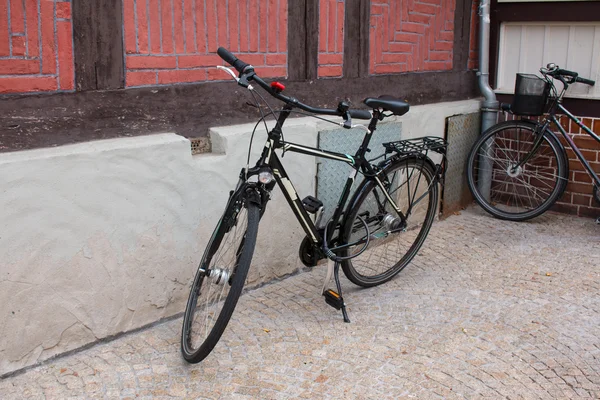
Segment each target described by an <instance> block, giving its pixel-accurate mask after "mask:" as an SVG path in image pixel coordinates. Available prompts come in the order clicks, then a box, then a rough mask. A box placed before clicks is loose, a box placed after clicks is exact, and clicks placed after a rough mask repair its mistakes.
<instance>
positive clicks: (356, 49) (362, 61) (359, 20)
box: [343, 0, 371, 78]
mask: <svg viewBox="0 0 600 400" xmlns="http://www.w3.org/2000/svg"><path fill="white" fill-rule="evenodd" d="M370 18H371V8H370V2H369V0H346V2H345V18H344V21H345V23H344V67H343V71H344V72H343V73H344V77H347V78H356V77H359V76H361V77H364V76H368V75H369V34H370V30H369V26H370Z"/></svg>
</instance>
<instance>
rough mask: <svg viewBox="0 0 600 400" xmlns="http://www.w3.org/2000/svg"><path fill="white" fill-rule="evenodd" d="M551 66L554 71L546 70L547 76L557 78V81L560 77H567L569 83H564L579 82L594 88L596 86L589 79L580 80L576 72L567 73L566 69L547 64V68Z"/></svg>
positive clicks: (594, 82)
mask: <svg viewBox="0 0 600 400" xmlns="http://www.w3.org/2000/svg"><path fill="white" fill-rule="evenodd" d="M551 66H552V67H554V69H550V70H547V71H548V72H547V74H548V75H550V76H552V77H558V78H559V79H560V77H562V76H568V77H569V78H572V79H571V80H570V81H569V82H566V83H575V82H579V83H583V84H585V85H590V86H594V85H595V84H596V81H593V80H591V79H585V78H580V77H579V74H578V73H577V72H574V71H569V70H568V69H562V68H558V66H556V65H555V64H548V67H551ZM542 73H543V72H542Z"/></svg>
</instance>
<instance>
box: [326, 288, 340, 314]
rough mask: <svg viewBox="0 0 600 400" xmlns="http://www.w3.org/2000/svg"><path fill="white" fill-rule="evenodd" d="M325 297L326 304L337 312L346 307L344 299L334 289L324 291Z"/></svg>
mask: <svg viewBox="0 0 600 400" xmlns="http://www.w3.org/2000/svg"><path fill="white" fill-rule="evenodd" d="M323 296H325V302H326V303H327V304H329V305H330V306H331V307H333V308H335V309H336V310H339V309H341V308H342V307H343V306H344V299H342V296H340V295H339V294H338V293H337V292H335V291H334V290H333V289H327V290H326V291H324V292H323Z"/></svg>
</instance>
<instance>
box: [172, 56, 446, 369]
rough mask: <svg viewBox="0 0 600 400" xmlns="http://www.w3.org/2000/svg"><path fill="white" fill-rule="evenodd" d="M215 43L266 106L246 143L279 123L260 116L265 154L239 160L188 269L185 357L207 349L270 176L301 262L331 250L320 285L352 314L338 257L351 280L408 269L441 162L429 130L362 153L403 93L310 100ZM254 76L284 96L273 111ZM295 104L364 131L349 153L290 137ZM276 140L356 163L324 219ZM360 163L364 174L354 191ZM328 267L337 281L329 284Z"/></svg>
mask: <svg viewBox="0 0 600 400" xmlns="http://www.w3.org/2000/svg"><path fill="white" fill-rule="evenodd" d="M217 53H218V55H219V56H220V57H221V58H222V59H223V60H225V61H226V62H227V63H229V64H230V65H232V66H233V67H234V68H235V69H236V70H237V71H238V73H239V76H236V75H235V73H234V72H233V71H232V70H231V69H230V68H227V67H223V66H218V67H217V68H220V69H222V70H223V71H225V72H226V73H228V74H230V75H231V76H232V77H233V79H235V80H236V81H237V83H238V84H239V85H240V86H242V87H244V88H246V89H248V90H249V91H250V93H252V95H253V97H254V100H255V102H256V105H257V107H258V109H259V110H260V112H261V114H262V118H261V119H260V120H259V122H258V123H257V124H256V126H255V130H254V132H253V133H252V138H251V139H250V146H251V145H252V139H253V137H254V133H255V132H256V128H257V127H258V125H259V124H260V123H261V122H265V118H266V117H267V116H268V115H272V116H273V117H274V118H276V124H275V127H274V128H273V129H271V130H268V129H267V126H266V123H265V129H266V130H267V133H268V138H267V141H266V143H265V145H264V147H263V150H262V153H261V156H260V158H259V160H258V161H257V162H256V165H255V166H254V167H250V166H249V160H248V164H247V166H246V168H242V170H241V172H240V174H239V181H238V184H237V186H236V188H235V189H234V190H232V191H231V192H230V195H229V200H228V202H227V204H226V206H225V211H224V213H223V216H222V217H221V219H220V220H219V222H218V224H217V227H216V228H215V230H214V233H213V234H212V236H211V238H210V240H209V242H208V245H207V247H206V250H205V252H204V255H203V257H202V260H201V262H200V265H199V267H198V271H197V273H196V276H195V278H194V281H193V284H192V287H191V290H190V296H189V299H188V302H187V306H186V310H185V314H184V321H183V328H182V336H181V351H182V354H183V357H184V358H185V360H187V361H188V362H191V363H197V362H200V361H201V360H203V359H204V358H205V357H206V356H208V354H209V353H210V352H211V351H212V349H213V348H214V347H215V345H216V344H217V342H218V340H219V339H220V337H221V335H222V334H223V332H224V330H225V327H226V326H227V323H228V322H229V319H230V318H231V315H232V313H233V310H234V308H235V306H236V304H237V301H238V298H239V296H240V294H241V293H242V289H243V286H244V282H245V280H246V277H247V274H248V269H249V267H250V263H251V261H252V255H253V252H254V246H255V244H256V236H257V231H258V224H259V221H260V218H261V216H262V215H263V214H264V212H265V208H266V205H267V202H268V201H269V199H270V197H271V191H272V190H273V188H274V186H275V184H277V185H278V186H279V187H280V188H281V190H282V192H283V194H284V197H285V199H286V200H287V202H288V203H289V205H290V207H291V209H292V211H293V213H294V215H295V216H296V218H297V219H298V222H299V223H300V225H301V226H302V228H303V230H304V231H305V233H306V237H305V238H304V240H303V241H302V244H301V245H300V258H301V260H302V262H303V263H304V264H305V265H307V266H311V267H312V266H315V265H316V264H317V263H318V262H319V261H320V260H323V259H328V270H327V277H326V278H325V282H324V284H323V291H322V295H323V296H325V300H326V303H327V304H329V305H331V306H333V307H334V308H336V309H337V310H341V311H342V315H343V317H344V321H345V322H350V320H349V319H348V315H347V312H346V307H345V303H344V300H343V297H342V289H341V285H340V280H339V268H340V266H341V268H342V270H343V272H344V274H345V275H346V276H347V278H348V279H349V280H350V281H351V282H353V283H354V284H356V285H360V286H363V287H371V286H376V285H380V284H382V283H384V282H387V281H389V280H390V279H392V278H393V277H394V276H396V275H397V274H398V273H399V272H400V271H401V270H402V269H404V268H405V267H406V265H407V264H408V263H409V262H410V261H411V260H412V259H413V257H414V256H415V255H416V254H417V252H418V250H419V249H420V247H421V246H422V244H423V242H424V240H425V238H426V237H427V234H428V232H429V229H430V227H431V224H432V223H433V220H434V217H435V210H436V207H437V203H438V184H439V183H440V182H441V180H442V174H443V170H444V165H445V153H446V143H445V141H444V140H443V139H440V138H434V137H425V138H419V139H411V140H402V141H397V142H389V143H385V144H384V146H385V152H384V153H383V154H382V155H380V156H378V157H376V158H375V159H372V160H367V159H366V158H365V154H366V153H367V152H369V151H370V149H369V142H370V140H371V137H372V134H373V132H374V131H375V130H376V127H377V123H378V121H381V120H383V119H384V118H386V117H389V116H391V115H403V114H405V113H406V112H408V110H409V105H408V104H407V103H405V102H403V101H401V100H398V99H396V98H393V97H391V96H381V97H379V98H367V99H365V101H364V103H365V104H366V105H367V106H369V107H370V108H371V109H372V110H373V111H372V113H371V112H369V111H366V110H356V109H350V106H349V104H348V103H347V102H344V101H342V102H340V103H339V105H338V107H337V108H336V109H323V108H314V107H311V106H309V105H307V104H304V103H302V102H300V101H299V100H297V99H295V98H293V97H288V96H286V95H284V94H283V93H282V92H283V90H284V89H285V86H283V85H282V84H281V83H279V82H272V83H271V84H270V85H269V84H268V83H266V82H265V81H264V80H262V79H261V78H260V77H259V76H258V75H257V74H256V72H255V71H254V68H253V67H252V66H251V65H248V64H246V63H245V62H243V61H242V60H240V59H238V58H236V57H235V56H234V55H233V54H232V53H230V52H229V51H228V50H226V49H224V48H222V47H220V48H219V49H218V51H217ZM250 82H252V83H256V85H257V86H260V87H261V88H262V89H264V90H265V91H266V92H267V93H268V94H270V95H271V96H273V97H274V98H276V99H278V100H280V101H282V102H283V103H284V104H285V106H284V107H283V109H281V110H278V111H273V110H272V109H270V106H269V109H270V113H268V114H266V115H265V114H264V113H263V111H262V108H261V107H260V103H259V101H258V99H257V98H256V96H255V94H258V95H259V96H260V97H261V99H262V100H263V102H264V103H266V104H267V105H268V103H267V102H266V100H265V99H264V97H262V95H260V93H258V92H256V91H255V88H254V87H253V86H252V85H251V84H250ZM293 110H296V111H294V112H297V113H300V114H302V113H303V112H305V113H308V115H312V116H316V115H326V116H339V117H342V119H343V121H344V122H343V123H338V122H333V121H329V122H333V123H335V124H337V125H341V126H343V127H344V128H347V129H350V128H363V129H364V130H365V136H364V138H363V141H362V143H361V145H360V147H359V148H358V150H357V151H356V153H355V154H354V155H350V154H341V153H336V152H333V151H328V150H321V149H318V148H313V147H308V146H303V145H299V144H294V143H290V142H286V141H285V140H284V136H283V131H282V128H283V125H284V122H285V120H286V119H287V118H288V116H289V115H290V114H291V113H292V111H293ZM317 118H319V117H317ZM352 118H355V119H362V120H369V121H370V122H369V125H368V127H365V126H364V125H360V124H359V125H353V124H352ZM321 119H325V118H321ZM325 120H326V121H328V120H327V119H325ZM275 150H281V151H283V152H288V151H289V152H296V153H301V154H305V155H311V156H317V157H324V158H328V159H332V160H335V161H338V162H343V163H346V164H348V165H350V166H351V167H352V172H351V174H350V175H349V176H348V178H347V181H346V184H345V186H344V188H343V190H342V193H341V194H340V198H339V202H338V204H337V206H336V208H335V211H334V213H333V217H332V218H331V219H330V220H329V221H328V222H327V223H322V221H321V216H322V215H323V203H322V202H321V201H320V200H318V199H316V198H314V197H312V196H307V197H306V198H305V199H303V200H300V198H299V197H298V194H297V193H296V190H295V189H294V186H293V184H292V182H291V181H290V179H289V177H288V175H287V174H286V172H285V169H284V168H283V164H282V162H281V159H280V158H279V156H278V155H277V153H276V152H275ZM430 152H431V153H432V154H433V153H435V154H439V155H440V156H439V157H438V158H441V159H442V160H441V162H440V163H438V164H436V163H434V162H433V161H432V160H431V158H430V157H429V153H430ZM248 157H250V151H249V152H248ZM374 161H377V162H374ZM358 173H361V174H362V175H363V176H364V179H363V181H362V182H361V183H360V185H359V186H358V188H357V189H356V191H355V192H354V194H353V195H352V197H350V192H351V187H352V185H353V183H354V181H355V179H356V176H357V174H358ZM349 199H350V201H348V200H349ZM310 214H312V215H313V217H314V222H313V220H312V219H311V217H310ZM332 275H333V276H334V278H335V284H336V288H335V290H334V289H327V285H328V284H329V283H330V281H331V278H332Z"/></svg>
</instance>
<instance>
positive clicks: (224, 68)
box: [217, 65, 240, 82]
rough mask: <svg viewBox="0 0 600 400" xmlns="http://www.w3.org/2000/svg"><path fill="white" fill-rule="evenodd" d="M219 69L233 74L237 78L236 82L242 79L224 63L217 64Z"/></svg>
mask: <svg viewBox="0 0 600 400" xmlns="http://www.w3.org/2000/svg"><path fill="white" fill-rule="evenodd" d="M217 69H220V70H221V71H225V72H227V73H228V74H229V75H231V77H232V78H233V79H235V81H236V82H239V81H240V78H238V77H237V76H235V73H234V72H233V71H232V70H231V68H227V67H224V66H222V65H217Z"/></svg>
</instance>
